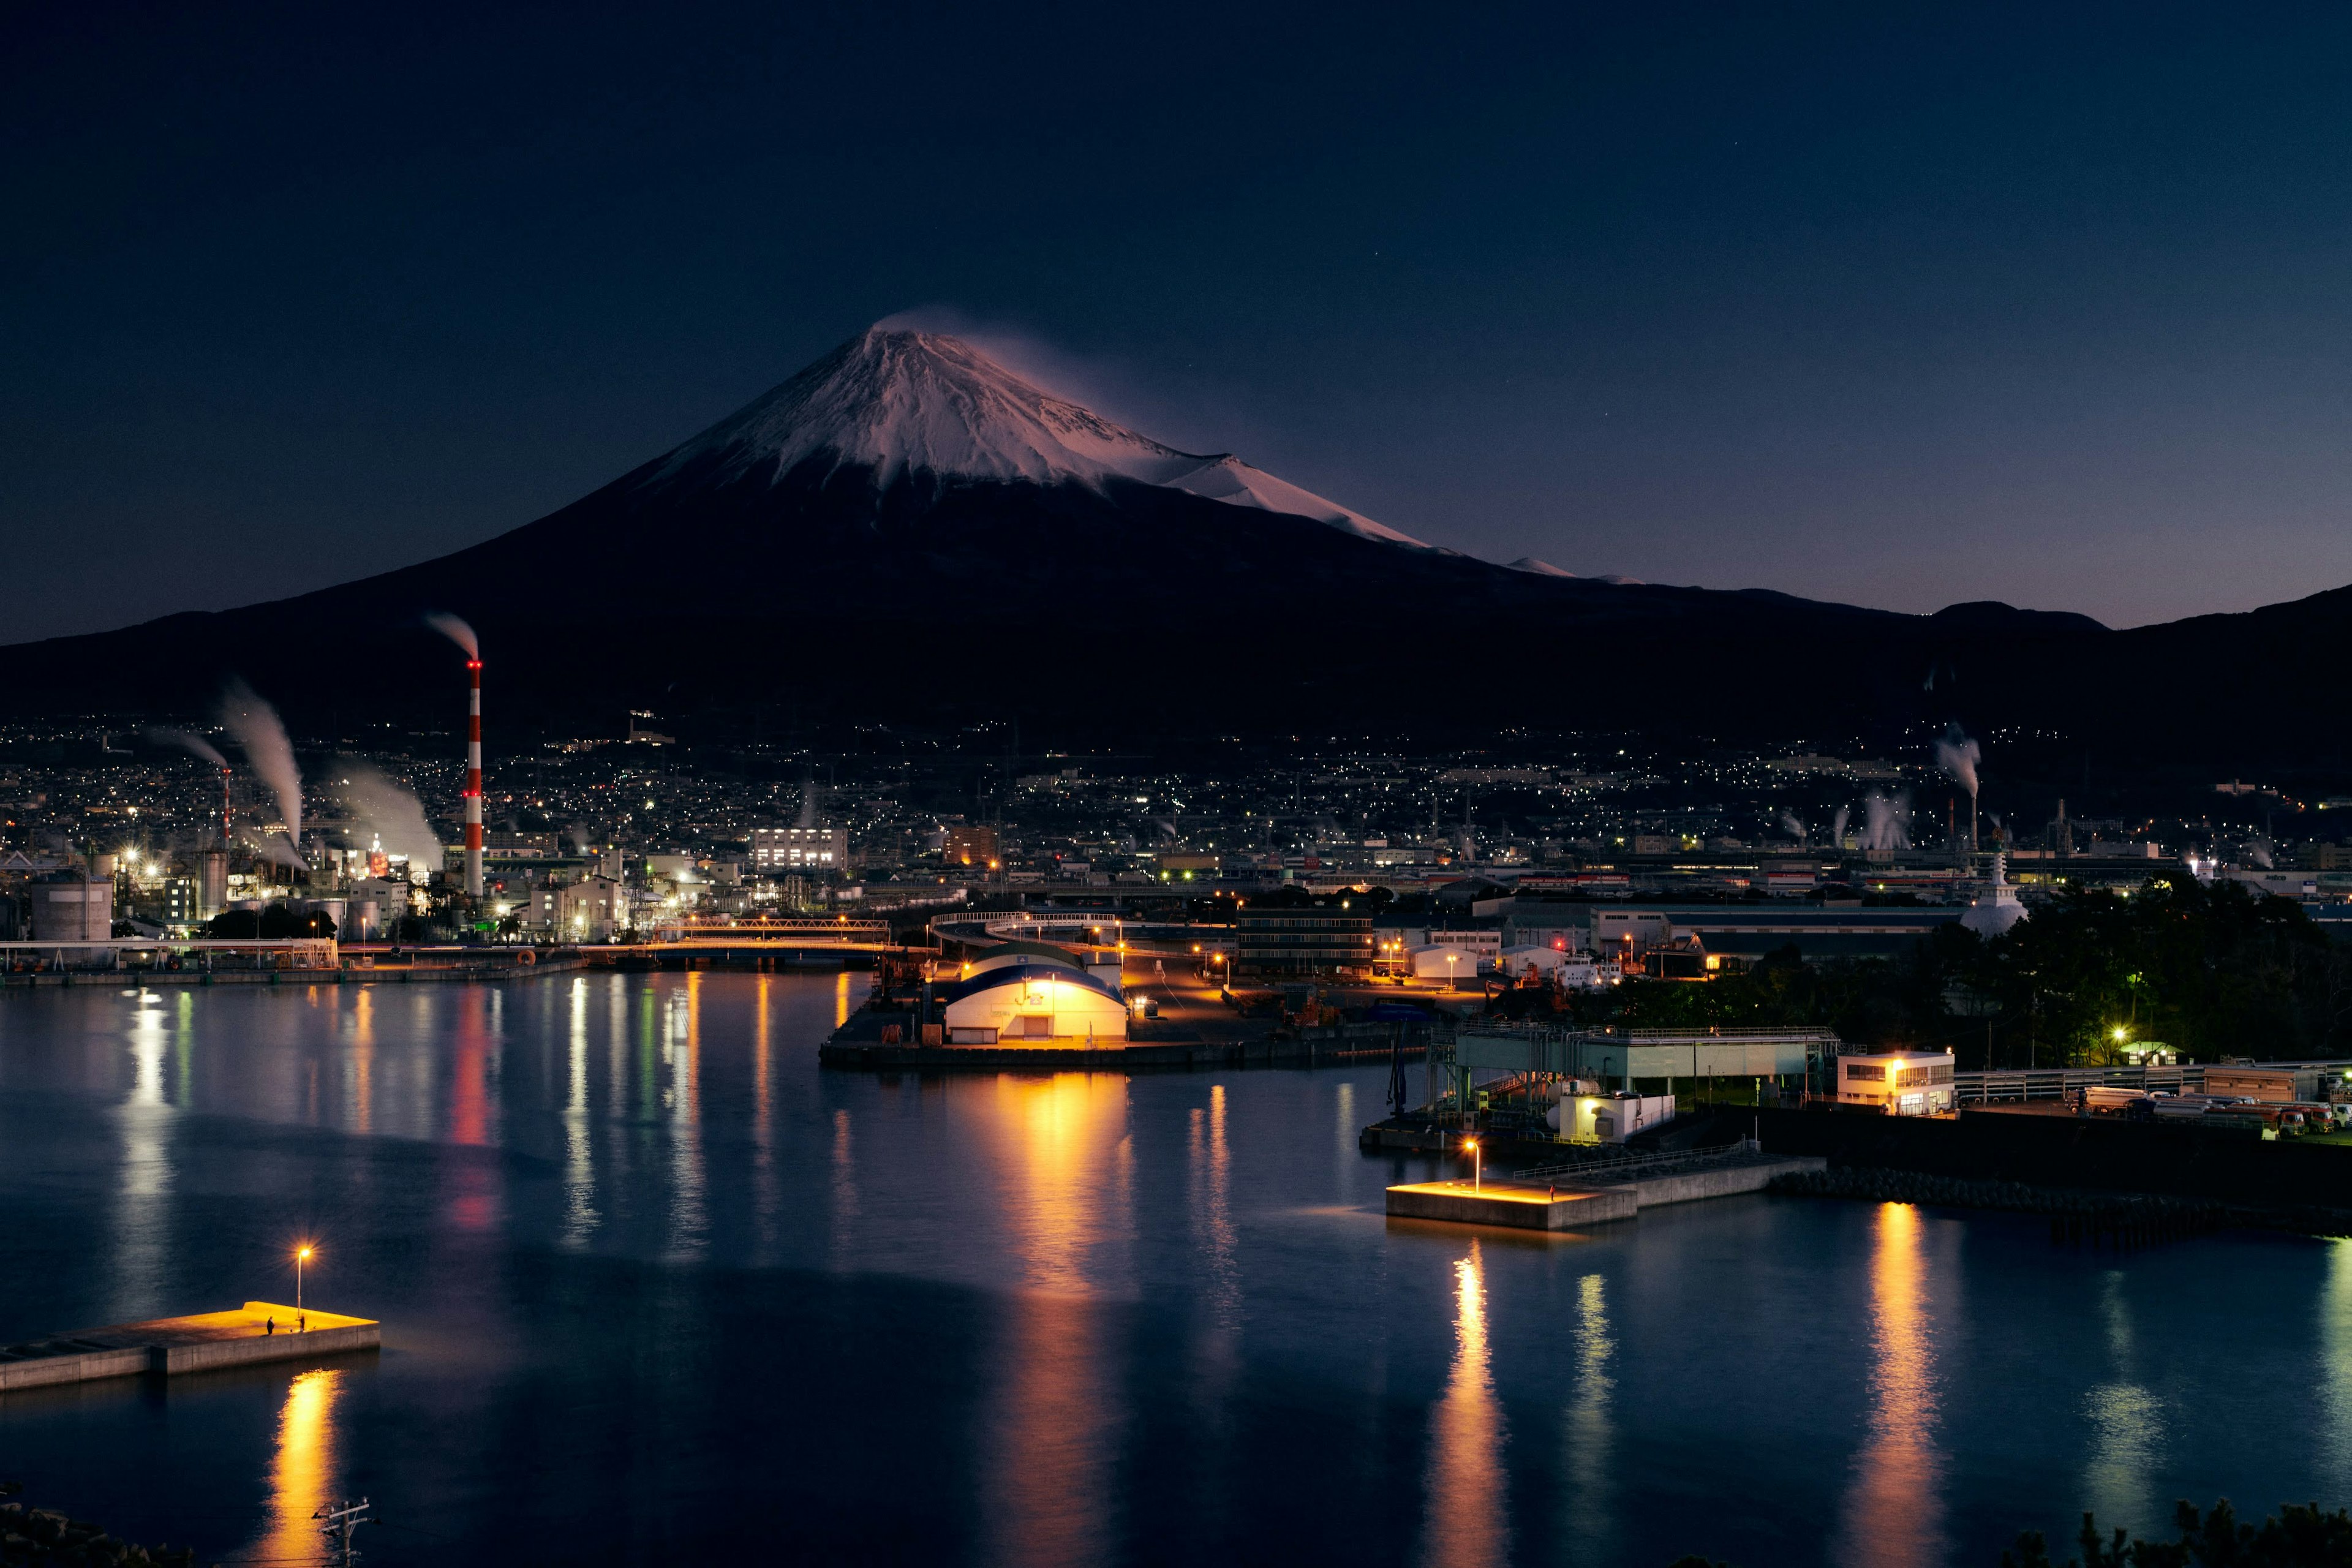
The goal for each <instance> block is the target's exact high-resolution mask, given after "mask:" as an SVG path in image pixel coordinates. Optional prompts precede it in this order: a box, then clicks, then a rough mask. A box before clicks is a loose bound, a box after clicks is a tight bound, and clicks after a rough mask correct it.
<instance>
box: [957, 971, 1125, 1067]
mask: <svg viewBox="0 0 2352 1568" xmlns="http://www.w3.org/2000/svg"><path fill="white" fill-rule="evenodd" d="M940 1021H941V1022H942V1023H944V1024H945V1025H946V1026H947V1030H948V1043H949V1044H950V1045H955V1046H992V1045H996V1044H998V1043H1000V1042H1010V1043H1015V1044H1032V1043H1034V1044H1040V1045H1042V1044H1044V1043H1045V1042H1046V1041H1048V1040H1050V1041H1053V1042H1055V1043H1056V1044H1060V1045H1068V1044H1072V1043H1084V1042H1086V1041H1088V1040H1093V1041H1098V1042H1101V1043H1104V1044H1114V1043H1124V1042H1125V1041H1126V1039H1127V1004H1126V1002H1124V1001H1123V1000H1121V999H1120V997H1119V994H1118V988H1117V987H1116V986H1114V985H1112V984H1110V983H1109V982H1108V981H1106V980H1098V979H1097V978H1096V977H1095V976H1093V975H1091V974H1088V973H1086V971H1084V970H1082V969H1076V968H1072V967H1071V966H1070V965H1068V964H1067V963H1051V962H1047V961H1045V960H1042V959H1033V960H1030V961H1028V962H1024V963H1008V964H1005V965H1004V966H1003V967H1002V968H997V969H991V970H988V971H986V972H984V973H979V974H975V975H973V976H972V977H971V979H970V980H968V981H965V982H963V983H961V984H959V985H958V986H956V987H955V989H954V991H953V993H952V994H950V997H949V1000H948V1004H947V1007H946V1009H945V1011H944V1013H943V1015H942V1016H941V1019H940Z"/></svg>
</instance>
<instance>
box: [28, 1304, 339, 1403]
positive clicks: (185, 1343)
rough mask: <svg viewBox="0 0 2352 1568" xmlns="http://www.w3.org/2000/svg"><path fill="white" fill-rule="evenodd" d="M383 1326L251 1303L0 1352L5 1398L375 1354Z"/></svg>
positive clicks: (70, 1334)
mask: <svg viewBox="0 0 2352 1568" xmlns="http://www.w3.org/2000/svg"><path fill="white" fill-rule="evenodd" d="M382 1346H383V1324H381V1323H379V1322H377V1321H375V1320H374V1319H373V1318H352V1317H346V1316H344V1315H343V1314H341V1313H340V1312H322V1311H320V1310H318V1309H317V1308H315V1307H299V1306H296V1307H289V1306H287V1305H285V1304H283V1303H282V1302H276V1301H247V1302H246V1303H245V1304H244V1305H243V1306H241V1307H237V1308H236V1309H234V1310H229V1311H225V1312H199V1313H196V1314H194V1316H191V1317H185V1318H156V1319H152V1320H151V1321H147V1322H142V1323H116V1324H113V1325H111V1326H110V1327H107V1328H103V1329H76V1330H74V1331H70V1332H68V1333H62V1334H49V1335H46V1336H44V1337H42V1338H40V1339H36V1340H26V1341H23V1342H18V1343H16V1344H8V1345H0V1393H8V1392H10V1391H13V1390H16V1389H19V1388H42V1387H47V1386H48V1385H50V1384H63V1383H89V1382H94V1381H96V1380H98V1379H100V1378H107V1377H131V1376H135V1375H139V1374H142V1373H153V1374H156V1375H159V1376H164V1377H176V1376H179V1375H181V1374H182V1373H192V1372H213V1371H216V1370H218V1369H219V1368H222V1367H230V1366H250V1365H253V1364H255V1363H261V1362H273V1361H294V1360H299V1359H304V1358H310V1357H317V1356H326V1355H339V1354H341V1353H343V1352H350V1351H372V1350H377V1349H380V1348H381V1347H382Z"/></svg>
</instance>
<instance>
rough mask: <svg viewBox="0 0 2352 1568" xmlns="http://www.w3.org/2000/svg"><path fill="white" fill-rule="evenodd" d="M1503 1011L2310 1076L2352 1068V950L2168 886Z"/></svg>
mask: <svg viewBox="0 0 2352 1568" xmlns="http://www.w3.org/2000/svg"><path fill="white" fill-rule="evenodd" d="M1498 1006H1499V1007H1500V1008H1501V1009H1502V1010H1505V1011H1509V1012H1514V1013H1518V1014H1527V1013H1530V1012H1534V1013H1546V1014H1557V1015H1559V1016H1561V1018H1562V1021H1564V1022H1569V1021H1572V1022H1574V1023H1577V1024H1579V1025H1582V1026H1598V1025H1601V1024H1618V1025H1622V1026H1633V1027H1643V1028H1685V1027H1706V1026H1809V1027H1826V1028H1832V1029H1834V1030H1836V1031H1837V1033H1838V1035H1839V1036H1840V1037H1842V1038H1843V1039H1847V1040H1852V1041H1855V1042H1857V1043H1862V1044H1869V1045H1888V1046H1895V1045H1903V1046H1920V1047H1936V1048H1943V1047H1952V1048H1954V1049H1956V1050H1957V1051H1958V1055H1959V1058H1960V1065H1961V1066H1962V1068H1982V1067H1999V1068H2009V1067H2025V1066H2028V1065H2029V1064H2030V1065H2035V1066H2041V1067H2056V1066H2087V1065H2096V1064H2099V1063H2101V1062H2105V1061H2109V1060H2114V1059H2116V1058H2118V1057H2119V1055H2120V1053H2121V1051H2122V1048H2123V1047H2124V1046H2125V1045H2126V1044H2127V1043H2134V1042H2147V1041H2161V1042H2163V1043H2165V1044H2167V1045H2169V1046H2172V1047H2176V1048H2177V1049H2179V1052H2180V1053H2181V1057H2182V1059H2184V1060H2195V1061H2213V1060H2217V1059H2220V1058H2225V1057H2252V1058H2257V1059H2294V1058H2312V1057H2327V1056H2340V1055H2346V1054H2352V948H2347V947H2345V946H2342V945H2339V944H2337V943H2336V942H2332V941H2330V940H2329V938H2328V937H2327V935H2326V933H2325V932H2323V931H2321V930H2320V929H2319V928H2318V926H2317V925H2315V923H2314V922H2313V921H2312V920H2311V919H2310V917H2309V916H2307V915H2305V913H2304V911H2303V909H2302V907H2301V906H2300V905H2298V904H2295V903H2294V902H2292V901H2290V900H2284V899H2276V898H2268V897H2264V896H2263V895H2260V894H2256V893H2252V892H2249V891H2248V890H2247V889H2244V888H2242V887H2241V886H2239V885H2237V884H2236V883H2229V882H2222V883H2213V884H2205V883H2200V882H2198V881H2196V880H2194V879H2190V878H2188V877H2177V878H2152V879H2150V880H2149V881H2148V882H2147V885H2146V886H2144V887H2142V888H2139V889H2134V890H2133V891H2131V892H2129V893H2116V892H2105V891H2098V892H2080V891H2070V892H2067V893H2063V894H2062V895H2061V896H2060V897H2059V898H2058V899H2057V900H2054V901H2053V902H2051V903H2048V904H2045V905H2043V906H2042V907H2041V908H2039V909H2037V910H2034V912H2033V914H2032V918H2031V919H2029V920H2025V921H2020V922H2019V923H2018V924H2017V925H2016V926H2014V927H2012V928H2011V930H2010V931H2008V932H2007V933H2006V934H2004V935H2002V936H2000V937H1998V938H1995V939H1993V940H1992V941H1990V942H1987V941H1984V940H1981V939H1979V937H1977V936H1976V935H1975V934H1974V933H1973V932H1970V931H1966V930H1964V929H1962V928H1961V927H1959V926H1958V925H1957V924H1954V925H1950V926H1945V927H1942V928H1940V929H1938V930H1937V932H1936V933H1935V935H1934V936H1933V937H1932V938H1928V939H1924V940H1922V941H1921V942H1919V943H1918V944H1917V946H1916V948H1915V949H1914V950H1913V951H1912V952H1910V953H1909V954H1908V955H1907V956H1906V957H1903V958H1899V959H1888V960H1869V961H1861V962H1832V963H1811V964H1809V963H1805V962H1804V961H1803V960H1802V959H1801V957H1800V956H1799V955H1798V953H1797V951H1796V949H1795V948H1793V947H1790V948H1787V949H1784V950H1782V951H1780V952H1775V953H1771V954H1769V955H1768V956H1767V957H1766V958H1765V959H1764V960H1763V961H1762V962H1761V963H1758V964H1756V965H1755V966H1753V967H1751V968H1749V969H1747V970H1745V971H1743V972H1740V973H1727V974H1723V975H1719V976H1718V977H1717V978H1716V979H1714V980H1712V981H1709V982H1707V983H1706V984H1625V985H1622V986H1619V987H1617V988H1615V989H1614V990H1612V991H1611V992H1609V993H1607V994H1601V995H1594V996H1580V995H1572V996H1567V997H1555V996H1552V995H1549V994H1541V993H1532V992H1513V993H1509V994H1507V995H1506V996H1505V997H1503V998H1501V999H1500V1000H1499V1002H1498ZM2119 1031H2120V1033H2119Z"/></svg>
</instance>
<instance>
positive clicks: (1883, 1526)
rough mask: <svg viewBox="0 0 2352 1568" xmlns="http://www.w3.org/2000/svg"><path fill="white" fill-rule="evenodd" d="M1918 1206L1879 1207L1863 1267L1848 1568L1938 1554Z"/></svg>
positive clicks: (1930, 1322) (1933, 1381)
mask: <svg viewBox="0 0 2352 1568" xmlns="http://www.w3.org/2000/svg"><path fill="white" fill-rule="evenodd" d="M1927 1284H1928V1281H1927V1255H1926V1247H1925V1238H1924V1237H1923V1236H1922V1235H1921V1222H1920V1218H1919V1211H1918V1210H1917V1209H1916V1208H1913V1207H1912V1206H1911V1205H1908V1204H1884V1205H1880V1207H1879V1211H1878V1237H1877V1245H1876V1247H1875V1248H1874V1251H1873V1253H1872V1256H1871V1265H1870V1303H1871V1310H1870V1320H1871V1335H1870V1350H1869V1354H1870V1358H1871V1368H1870V1395H1871V1411H1870V1437H1869V1440H1868V1441H1867V1442H1866V1443H1864V1445H1863V1449H1862V1452H1861V1453H1860V1454H1859V1455H1857V1456H1856V1457H1855V1459H1854V1473H1853V1485H1852V1487H1851V1488H1850V1489H1848V1491H1847V1493H1846V1519H1845V1550H1844V1552H1843V1562H1844V1563H1846V1564H1848V1568H1925V1565H1926V1564H1928V1563H1940V1562H1941V1561H1942V1560H1943V1556H1944V1545H1945V1542H1944V1510H1943V1503H1942V1484H1943V1479H1944V1456H1943V1453H1942V1451H1941V1450H1940V1449H1938V1448H1937V1447H1936V1423H1937V1415H1938V1414H1939V1404H1940V1401H1939V1392H1938V1378H1937V1372H1936V1345H1935V1334H1934V1328H1935V1321H1934V1318H1933V1316H1932V1314H1931V1313H1930V1312H1929V1310H1928V1295H1927Z"/></svg>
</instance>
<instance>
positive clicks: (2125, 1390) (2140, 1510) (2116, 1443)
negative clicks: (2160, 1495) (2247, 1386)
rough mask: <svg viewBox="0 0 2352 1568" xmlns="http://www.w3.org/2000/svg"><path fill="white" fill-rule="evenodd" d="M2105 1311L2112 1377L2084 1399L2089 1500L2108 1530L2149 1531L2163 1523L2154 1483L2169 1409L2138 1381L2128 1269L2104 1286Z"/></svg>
mask: <svg viewBox="0 0 2352 1568" xmlns="http://www.w3.org/2000/svg"><path fill="white" fill-rule="evenodd" d="M2099 1309H2100V1315H2101V1316H2102V1317H2103V1318H2104V1319H2105V1324H2106V1331H2107V1363H2108V1366H2109V1369H2110V1372H2111V1376H2110V1377H2109V1379H2108V1381H2106V1382H2105V1383H2102V1384H2098V1385H2096V1386H2095V1387H2094V1388H2092V1389H2090V1390H2089V1391H2088V1392H2087V1393H2085V1394H2084V1395H2083V1414H2084V1418H2085V1419H2086V1420H2087V1421H2088V1422H2089V1423H2090V1427H2091V1457H2090V1463H2089V1464H2088V1465H2087V1466H2086V1467H2085V1468H2084V1475H2083V1490H2084V1498H2085V1500H2087V1503H2088V1506H2089V1507H2090V1509H2091V1510H2092V1511H2093V1512H2094V1513H2095V1514H2097V1515H2098V1516H2099V1521H2100V1522H2101V1523H2102V1524H2103V1525H2115V1524H2120V1525H2125V1526H2126V1527H2133V1528H2137V1529H2141V1530H2146V1529H2147V1528H2149V1527H2151V1526H2153V1525H2154V1524H2156V1523H2157V1518H2156V1510H2155V1507H2154V1504H2155V1498H2154V1496H2153V1490H2154V1489H2153V1484H2152V1482H2153V1472H2154V1469H2155V1465H2156V1458H2157V1447H2158V1444H2159V1443H2160V1442H2161V1440H2162V1438H2163V1436H2164V1407H2163V1405H2162V1403H2161V1402H2160V1401H2159V1400H2158V1398H2157V1396H2156V1395H2155V1394H2153V1393H2151V1392H2150V1391H2149V1390H2148V1389H2147V1388H2146V1387H2145V1386H2143V1385H2142V1384H2139V1383H2138V1382H2137V1381H2136V1380H2135V1379H2134V1377H2133V1369H2134V1366H2135V1365H2136V1363H2137V1358H2136V1357H2135V1355H2134V1354H2133V1341H2132V1322H2131V1309H2130V1307H2129V1305H2128V1304H2127V1303H2126V1301H2125V1300H2124V1272H2123V1270H2122V1269H2120V1268H2111V1269H2109V1270H2107V1272H2106V1275H2105V1279H2102V1281H2101V1282H2100V1292H2099Z"/></svg>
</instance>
